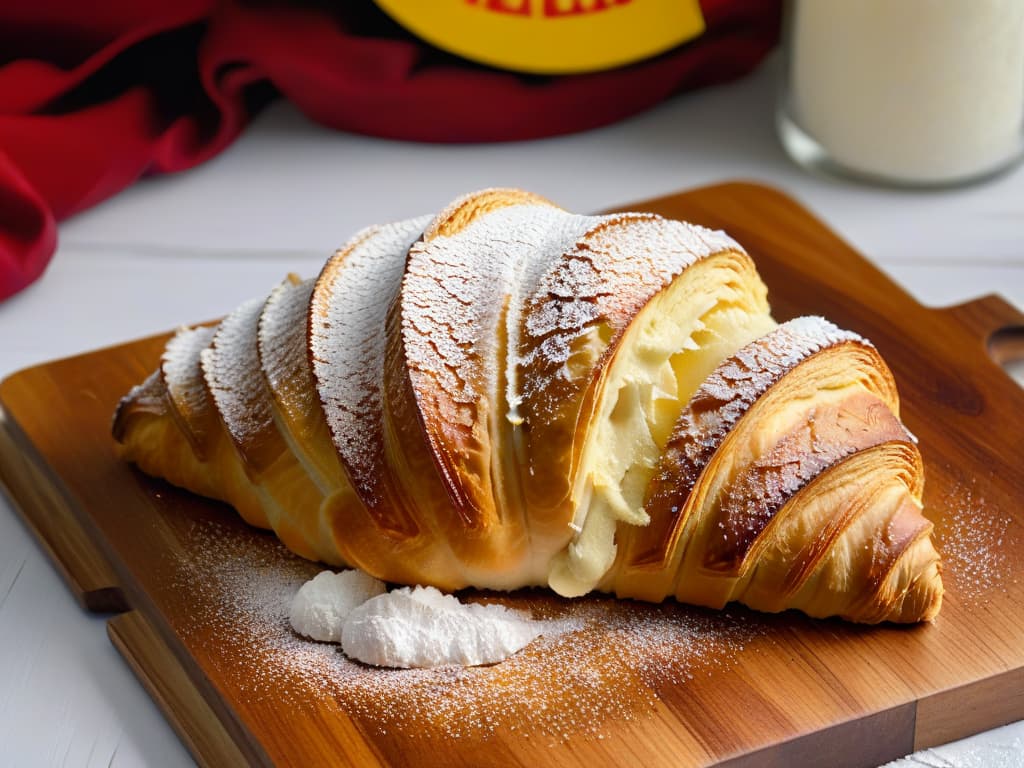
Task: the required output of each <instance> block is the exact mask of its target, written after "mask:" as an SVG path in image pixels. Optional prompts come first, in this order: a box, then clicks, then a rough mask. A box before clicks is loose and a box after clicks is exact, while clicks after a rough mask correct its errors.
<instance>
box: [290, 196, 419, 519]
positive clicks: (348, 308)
mask: <svg viewBox="0 0 1024 768" xmlns="http://www.w3.org/2000/svg"><path fill="white" fill-rule="evenodd" d="M429 222H430V217H428V216H422V217H420V218H416V219H410V220H407V221H402V222H398V223H396V224H389V225H386V226H381V227H373V228H370V229H367V230H363V231H362V232H360V233H359V234H358V235H356V236H355V238H353V239H352V241H350V243H349V245H348V246H346V247H345V248H344V249H342V250H341V251H339V252H338V254H337V255H336V256H335V257H334V259H332V262H334V263H333V264H332V263H329V264H328V267H325V269H324V272H323V274H322V275H321V280H320V282H319V283H318V285H317V289H316V292H315V293H314V296H313V305H312V307H313V316H312V322H311V326H310V332H311V336H310V345H311V347H312V351H313V370H314V375H315V377H316V386H317V392H318V393H319V395H320V399H321V402H322V403H323V405H324V412H325V415H326V417H327V423H328V425H329V426H330V429H331V434H332V435H333V437H334V443H335V446H336V447H337V449H338V452H339V454H340V456H341V457H342V459H343V460H344V462H345V464H346V466H347V467H348V470H349V473H350V475H351V477H352V481H353V483H354V486H355V488H356V490H357V491H358V492H359V494H360V496H361V497H362V498H363V501H364V502H366V503H367V504H370V505H371V506H373V505H375V504H376V503H377V492H376V487H377V480H378V477H379V467H380V466H382V465H383V463H384V461H383V458H382V456H383V451H384V437H383V430H384V415H383V410H382V395H381V393H382V390H383V379H384V348H385V323H386V319H387V312H388V307H389V306H390V305H391V302H392V300H393V299H394V297H395V295H396V294H397V292H398V289H399V286H400V284H401V280H402V268H403V266H404V265H405V260H406V254H407V253H408V251H409V246H410V245H412V243H413V242H414V241H415V240H416V239H417V238H418V237H419V236H420V234H422V232H423V228H424V227H425V226H426V225H427V224H428V223H429Z"/></svg>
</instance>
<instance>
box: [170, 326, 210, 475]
mask: <svg viewBox="0 0 1024 768" xmlns="http://www.w3.org/2000/svg"><path fill="white" fill-rule="evenodd" d="M215 331H216V328H209V327H205V326H201V327H199V328H182V329H180V330H179V331H178V332H177V333H176V334H174V337H173V338H172V339H171V340H170V341H168V342H167V346H166V347H164V354H163V357H161V358H160V375H161V377H162V378H163V382H164V386H165V387H166V388H167V393H168V394H169V395H170V397H171V400H172V401H174V403H175V409H176V411H177V412H178V413H179V414H180V415H181V416H182V418H183V419H184V421H185V427H186V433H187V434H188V436H189V439H190V443H191V445H192V447H193V450H195V451H196V454H197V455H198V456H199V457H200V458H203V456H204V455H205V452H206V445H207V442H208V439H209V435H208V434H207V430H206V429H205V428H204V424H203V422H202V420H201V419H200V418H198V414H202V413H207V412H210V411H211V410H212V409H211V404H210V402H209V395H208V394H207V391H206V385H205V384H204V383H203V374H202V371H201V370H200V366H199V356H200V354H201V353H202V351H203V350H204V349H206V348H207V347H208V346H209V345H210V342H211V341H212V340H213V335H214V333H215Z"/></svg>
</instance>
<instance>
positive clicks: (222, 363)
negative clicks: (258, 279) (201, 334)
mask: <svg viewBox="0 0 1024 768" xmlns="http://www.w3.org/2000/svg"><path fill="white" fill-rule="evenodd" d="M263 303H264V300H263V299H250V300H249V301H247V302H245V303H244V304H242V305H241V306H240V307H238V309H236V310H235V311H234V312H232V313H231V314H230V315H228V316H227V317H226V318H224V320H223V322H221V324H220V327H219V328H218V329H217V333H216V334H215V335H214V337H213V343H212V344H211V345H210V346H209V347H208V348H206V349H204V350H203V351H202V353H201V355H200V363H201V365H202V369H203V376H204V377H205V379H206V384H207V386H208V387H209V389H210V394H212V395H213V401H214V403H215V404H216V406H217V411H218V413H220V417H221V421H223V422H224V426H225V427H226V428H227V431H228V434H229V435H230V436H231V441H232V442H233V443H234V444H235V447H236V448H237V449H238V452H239V454H240V455H241V456H242V458H243V459H244V460H245V461H246V463H247V464H248V465H249V466H251V467H252V468H253V469H256V470H261V469H263V468H265V467H266V466H267V465H268V464H269V463H270V462H271V461H272V460H273V459H274V458H276V454H277V453H278V452H279V448H278V451H274V450H268V448H269V447H270V446H272V445H273V438H274V437H275V436H277V427H276V426H275V425H274V415H273V405H272V401H271V398H270V392H269V390H268V389H267V385H266V382H265V381H264V380H263V376H261V375H258V373H259V370H260V362H259V352H258V348H257V343H256V336H257V331H258V325H259V318H260V312H261V311H262V309H263Z"/></svg>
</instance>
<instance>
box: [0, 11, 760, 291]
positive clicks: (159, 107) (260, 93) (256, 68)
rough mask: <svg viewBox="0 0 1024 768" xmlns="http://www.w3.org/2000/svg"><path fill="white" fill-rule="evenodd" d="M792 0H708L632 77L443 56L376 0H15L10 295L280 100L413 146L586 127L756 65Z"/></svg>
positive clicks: (2, 78) (4, 154)
mask: <svg viewBox="0 0 1024 768" xmlns="http://www.w3.org/2000/svg"><path fill="white" fill-rule="evenodd" d="M779 1H780V0H702V7H703V11H704V17H705V20H706V23H707V31H706V32H705V34H704V35H702V36H701V37H700V38H699V39H697V40H696V41H693V42H691V43H688V44H686V45H683V46H680V47H679V48H677V49H675V50H673V51H670V52H669V53H666V54H664V55H662V56H659V57H657V58H655V59H652V60H650V61H647V62H643V63H640V64H636V65H633V66H631V67H626V68H623V69H618V70H613V71H609V72H600V73H594V74H588V75H574V76H566V77H554V78H540V77H535V76H534V77H527V76H519V75H515V74H511V73H507V72H500V71H497V70H493V69H489V68H486V67H482V66H476V65H473V64H470V63H468V62H465V61H462V60H461V59H458V58H456V57H454V56H449V55H447V54H444V53H442V52H440V51H437V50H436V49H434V48H431V47H430V46H428V45H426V44H424V43H421V42H419V41H416V40H414V39H413V38H411V37H410V36H408V35H406V34H405V33H404V32H402V31H401V30H400V29H398V27H397V26H396V25H394V24H393V23H392V22H391V21H390V20H389V19H387V17H385V16H384V14H383V13H381V12H380V11H379V10H378V9H377V8H376V7H375V6H374V5H373V3H372V2H371V0H346V2H344V3H338V4H336V5H337V6H338V7H337V8H330V9H328V8H326V7H309V8H304V9H299V8H296V7H295V6H294V5H287V4H281V5H274V4H267V3H266V2H262V3H260V4H258V5H257V4H255V3H252V2H250V3H248V4H242V3H239V2H237V1H236V2H230V1H229V2H217V0H179V1H177V2H175V1H173V0H94V2H88V3H82V2H74V1H73V0H13V2H12V0H8V1H7V2H4V3H2V4H0V299H3V298H6V297H7V296H10V295H12V294H14V293H16V292H17V291H19V290H21V289H22V288H24V287H25V286H27V285H28V284H30V283H31V282H32V281H33V280H35V279H36V278H38V277H39V275H40V274H41V273H42V272H43V270H44V269H45V267H46V265H47V263H48V262H49V260H50V257H51V255H52V254H53V251H54V248H55V247H56V240H57V229H56V222H57V221H58V220H60V219H63V218H65V217H67V216H70V215H71V214H73V213H75V212H76V211H80V210H83V209H84V208H88V207H89V206H92V205H95V204H96V203H98V202H100V201H101V200H104V199H105V198H107V197H109V196H111V195H113V194H115V193H116V192H118V191H120V190H121V189H124V188H125V187H127V186H128V185H129V184H131V183H132V182H133V181H135V180H136V179H137V178H139V177H140V176H141V175H142V174H144V173H149V172H156V173H161V172H168V171H178V170H182V169H185V168H189V167H192V166H194V165H196V164H198V163H201V162H203V161H204V160H206V159H208V158H210V157H212V156H213V155H215V154H216V153H218V152H219V151H221V150H222V149H224V147H226V146H227V145H228V144H229V143H230V142H231V141H232V140H234V138H235V137H236V136H238V134H239V133H240V132H241V131H242V129H243V128H244V127H245V125H246V123H247V121H248V120H249V118H250V117H251V116H252V114H253V113H254V112H255V111H256V110H257V109H258V108H259V106H260V105H261V104H263V103H265V102H266V100H267V99H268V98H270V97H271V96H272V95H273V94H275V93H280V94H283V95H284V96H285V97H286V98H288V99H289V100H291V101H292V102H294V103H295V104H296V106H297V107H298V108H299V109H300V110H302V111H303V112H304V113H305V114H307V115H308V116H309V117H311V118H312V119H314V120H317V121H319V122H320V123H323V124H324V125H327V126H330V127H332V128H338V129H342V130H347V131H358V132H361V133H368V134H374V135H378V136H387V137H391V138H398V139H414V140H423V141H442V142H463V141H504V140H513V139H529V138H536V137H540V136H548V135H553V134H558V133H567V132H571V131H579V130H583V129H586V128H593V127H595V126H599V125H604V124H607V123H610V122H613V121H615V120H619V119H621V118H623V117H626V116H628V115H631V114H633V113H635V112H637V111H639V110H642V109H645V108H647V107H650V106H651V105H653V104H655V103H657V102H658V101H660V100H662V99H664V98H665V97H666V96H668V95H670V94H672V93H674V92H677V91H680V90H684V89H688V88H694V87H698V86H701V85H707V84H709V83H715V82H720V81H724V80H727V79H731V78H734V77H737V76H739V75H741V74H743V73H745V72H747V71H749V70H750V69H751V68H753V67H754V65H755V64H757V62H758V61H760V59H761V58H762V57H763V56H764V54H765V53H766V52H767V51H768V50H769V49H770V48H771V47H772V46H773V45H774V43H775V41H776V39H777V36H778V18H779ZM314 2H319V3H320V5H323V6H326V3H323V0H314ZM499 181H500V179H499V180H496V182H499Z"/></svg>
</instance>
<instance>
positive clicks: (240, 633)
mask: <svg viewBox="0 0 1024 768" xmlns="http://www.w3.org/2000/svg"><path fill="white" fill-rule="evenodd" d="M189 539H190V540H189V542H188V545H189V546H188V549H189V551H190V552H191V553H192V558H191V562H190V563H187V564H183V565H182V566H181V570H180V572H179V578H178V580H177V581H178V583H177V584H175V585H174V586H175V588H178V589H188V590H189V591H190V592H191V594H192V595H193V600H192V605H193V611H192V613H191V615H190V616H189V617H187V618H186V619H185V620H184V621H186V625H185V626H181V627H178V631H179V632H181V633H182V635H183V637H184V639H185V641H186V643H187V644H194V645H196V646H197V647H200V648H202V649H203V652H202V653H203V655H206V656H209V658H210V663H211V664H212V665H214V666H215V667H216V668H218V670H219V671H220V672H221V673H222V674H221V675H219V677H220V679H222V680H228V681H232V684H233V685H237V686H238V688H237V689H236V690H234V691H232V692H231V693H230V695H231V696H233V697H235V698H236V699H239V700H241V701H249V702H253V703H260V702H263V703H264V704H265V705H269V706H277V705H278V704H279V703H280V704H283V705H284V706H287V707H289V708H292V709H295V710H296V711H310V712H314V711H316V706H325V705H326V706H330V707H334V706H336V707H338V708H339V709H340V711H341V712H344V713H345V714H348V715H350V716H352V717H354V718H356V719H357V720H359V721H360V722H361V723H362V727H365V728H367V729H370V730H372V731H376V732H378V733H384V732H396V731H397V732H401V733H402V734H403V735H405V736H409V737H415V736H417V735H419V734H421V733H424V732H430V733H433V734H440V735H444V736H448V737H462V738H487V737H488V736H489V735H490V734H492V733H494V732H495V731H496V730H498V729H503V730H507V731H511V732H513V733H521V734H522V736H523V737H524V738H530V737H536V738H549V739H556V740H565V739H570V738H572V737H573V736H578V735H589V736H593V737H598V738H603V737H604V735H605V734H606V733H607V728H608V727H609V726H610V725H611V724H612V723H614V722H617V721H623V720H631V719H635V718H638V717H646V716H649V715H650V714H651V713H652V712H653V709H654V707H655V706H656V704H657V702H658V700H659V691H662V690H665V689H666V688H667V687H669V686H679V685H686V684H687V682H688V681H690V680H691V679H693V678H695V677H696V678H700V677H706V676H708V675H713V674H715V673H716V672H720V671H722V670H724V669H727V668H728V667H730V666H731V665H732V664H733V663H734V662H735V660H736V658H737V655H738V654H739V653H741V652H742V651H743V650H744V646H745V645H746V644H747V643H749V642H751V641H752V640H754V639H755V638H757V637H761V636H763V635H764V625H762V624H760V623H759V621H758V620H757V619H756V618H755V617H751V616H750V615H748V614H746V613H745V612H742V611H737V612H735V613H734V612H731V611H723V612H713V613H712V612H708V611H704V610H701V609H694V608H688V607H686V606H681V605H678V604H675V603H666V604H663V605H646V604H640V603H634V602H631V601H618V600H615V599H613V598H610V597H596V596H595V597H588V598H585V599H580V600H565V599H562V598H559V597H557V596H555V595H553V594H551V593H548V592H544V591H520V592H516V593H511V594H493V593H468V594H462V595H461V596H462V597H463V599H467V600H470V601H472V602H474V603H480V602H482V603H498V604H501V605H504V606H506V607H508V608H510V609H512V610H514V611H519V612H523V613H527V614H531V613H532V616H533V618H534V620H536V621H539V622H541V623H542V625H543V630H544V635H543V636H542V637H539V638H538V639H537V640H535V641H534V642H532V643H531V644H529V645H528V646H527V647H525V648H524V649H523V650H521V651H520V652H519V653H517V654H515V655H514V656H512V657H511V658H509V659H507V660H506V661H503V662H501V663H499V664H495V665H491V666H480V667H462V666H442V667H436V668H433V669H399V670H395V669H380V668H374V667H368V666H365V665H363V664H360V663H358V662H355V661H352V660H350V659H348V658H346V657H345V655H344V654H343V653H341V651H340V650H339V649H338V647H337V646H335V645H331V644H322V643H315V642H312V641H309V640H305V639H303V638H301V637H299V636H298V635H296V634H295V633H294V632H293V631H292V630H291V628H290V626H289V623H288V612H289V605H290V603H291V600H292V597H293V595H294V594H295V592H296V590H297V589H298V588H299V586H300V585H301V584H302V583H303V582H304V581H306V580H308V579H309V578H311V577H312V575H313V574H314V573H315V572H316V571H317V570H318V566H317V565H316V564H315V563H310V562H307V561H304V560H301V559H300V558H297V557H295V556H293V555H291V554H290V553H288V552H287V551H286V550H285V549H284V548H283V547H282V546H281V545H280V544H279V543H278V542H277V541H276V540H275V539H273V538H272V537H270V536H268V535H265V534H261V533H259V532H256V531H249V530H246V529H243V528H242V527H241V526H237V527H236V526H234V525H230V524H225V523H220V522H209V521H206V522H201V523H198V524H197V526H196V527H195V529H193V530H192V531H191V532H190V535H189ZM211 649H212V650H211ZM211 654H212V655H211ZM314 705H316V706H314Z"/></svg>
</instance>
